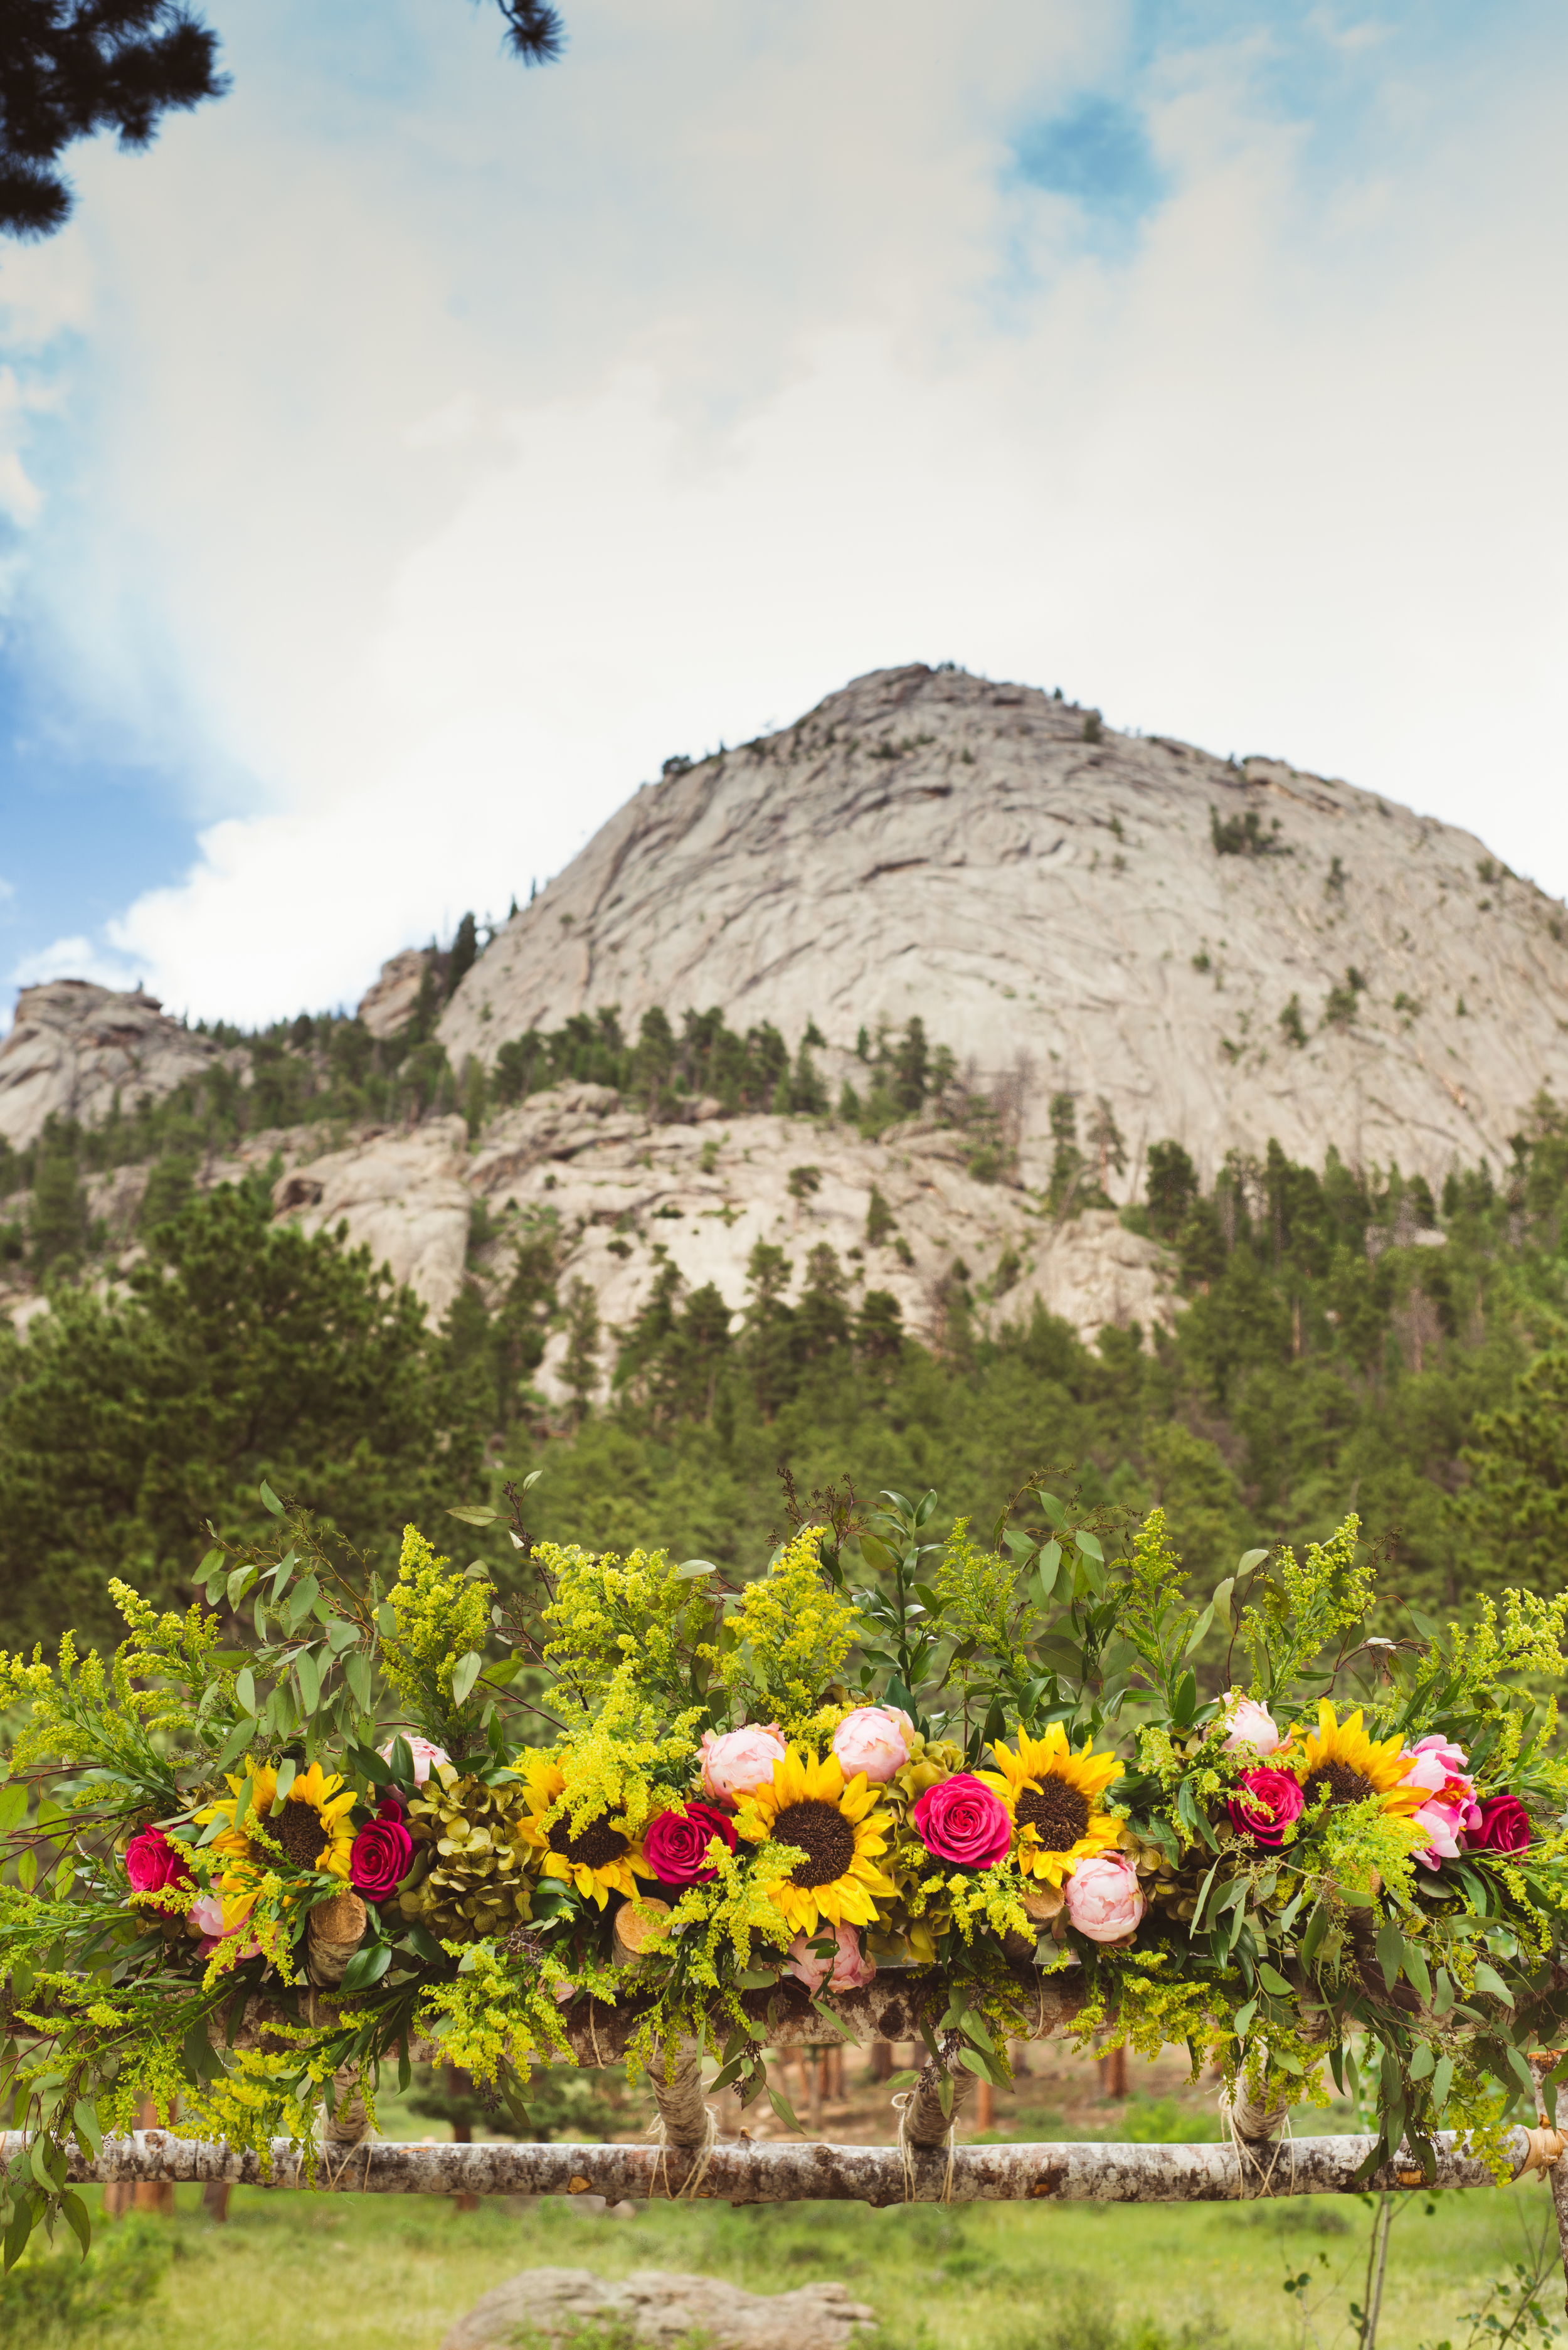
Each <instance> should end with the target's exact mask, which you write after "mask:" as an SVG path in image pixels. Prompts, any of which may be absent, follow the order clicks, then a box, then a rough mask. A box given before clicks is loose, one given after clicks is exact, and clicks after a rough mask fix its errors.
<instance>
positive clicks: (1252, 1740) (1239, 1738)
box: [1222, 1690, 1280, 1754]
mask: <svg viewBox="0 0 1568 2350" xmlns="http://www.w3.org/2000/svg"><path fill="white" fill-rule="evenodd" d="M1222 1711H1223V1713H1224V1719H1225V1728H1226V1733H1227V1735H1226V1739H1225V1752H1226V1753H1227V1754H1237V1753H1240V1752H1241V1748H1242V1747H1243V1746H1250V1747H1251V1750H1252V1752H1253V1753H1254V1754H1272V1753H1273V1752H1274V1751H1275V1749H1276V1748H1277V1746H1278V1745H1279V1742H1280V1729H1279V1724H1278V1722H1277V1721H1275V1720H1274V1717H1273V1715H1272V1713H1271V1712H1270V1711H1269V1709H1268V1707H1267V1706H1266V1705H1260V1704H1259V1703H1258V1700H1257V1699H1256V1698H1254V1697H1243V1696H1242V1695H1241V1690H1231V1694H1230V1695H1229V1697H1228V1698H1227V1699H1226V1700H1225V1703H1224V1707H1223V1709H1222Z"/></svg>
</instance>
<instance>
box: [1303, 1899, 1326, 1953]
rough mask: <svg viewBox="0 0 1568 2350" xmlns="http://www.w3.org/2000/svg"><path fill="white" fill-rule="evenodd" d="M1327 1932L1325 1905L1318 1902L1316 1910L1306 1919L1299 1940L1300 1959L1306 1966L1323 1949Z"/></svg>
mask: <svg viewBox="0 0 1568 2350" xmlns="http://www.w3.org/2000/svg"><path fill="white" fill-rule="evenodd" d="M1327 1931H1328V1909H1327V1907H1326V1905H1325V1904H1324V1902H1322V1901H1320V1902H1319V1903H1318V1905H1317V1908H1315V1909H1314V1911H1313V1913H1312V1916H1311V1917H1310V1918H1308V1919H1307V1922H1306V1931H1305V1932H1304V1933H1303V1936H1302V1939H1301V1953H1302V1958H1303V1961H1304V1962H1305V1964H1306V1965H1307V1966H1309V1967H1310V1966H1311V1964H1312V1962H1313V1960H1314V1959H1315V1958H1316V1956H1317V1954H1318V1952H1319V1950H1321V1949H1322V1948H1323V1938H1324V1935H1325V1934H1326V1933H1327Z"/></svg>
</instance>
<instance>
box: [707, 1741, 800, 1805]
mask: <svg viewBox="0 0 1568 2350" xmlns="http://www.w3.org/2000/svg"><path fill="white" fill-rule="evenodd" d="M788 1752H789V1750H788V1748H787V1747H786V1746H785V1744H784V1740H783V1738H782V1737H781V1736H780V1734H779V1726H778V1724H777V1722H776V1721H775V1722H774V1723H773V1725H772V1726H771V1728H769V1729H766V1730H763V1729H762V1728H761V1727H760V1726H759V1725H758V1724H757V1723H756V1722H751V1723H749V1724H748V1725H747V1727H746V1728H745V1729H744V1730H726V1731H725V1732H724V1734H723V1736H722V1738H716V1737H715V1736H714V1735H713V1732H712V1731H711V1730H705V1731H703V1732H702V1792H703V1794H705V1795H711V1797H712V1799H713V1801H714V1802H715V1803H716V1804H728V1805H729V1807H730V1809H731V1810H732V1811H733V1810H734V1808H735V1805H736V1804H738V1803H739V1802H740V1800H741V1797H742V1795H749V1794H751V1793H752V1790H753V1788H754V1787H771V1786H772V1784H773V1778H774V1763H782V1762H783V1761H784V1758H785V1756H786V1755H787V1753H788Z"/></svg>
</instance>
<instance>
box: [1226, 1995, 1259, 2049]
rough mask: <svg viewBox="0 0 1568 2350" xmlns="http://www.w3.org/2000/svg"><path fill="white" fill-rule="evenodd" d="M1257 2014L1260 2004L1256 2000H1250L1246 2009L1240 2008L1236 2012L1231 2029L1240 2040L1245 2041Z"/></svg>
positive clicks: (1232, 2018)
mask: <svg viewBox="0 0 1568 2350" xmlns="http://www.w3.org/2000/svg"><path fill="white" fill-rule="evenodd" d="M1257 2012H1258V2002H1257V2001H1256V2000H1255V1999H1250V2000H1249V2001H1248V2002H1247V2004H1246V2005H1245V2007H1239V2008H1238V2009H1237V2010H1236V2012H1235V2014H1234V2015H1233V2016H1232V2017H1231V2031H1232V2032H1233V2033H1235V2035H1236V2037H1237V2039H1238V2040H1245V2038H1246V2037H1247V2032H1248V2028H1249V2026H1250V2025H1251V2021H1252V2018H1253V2017H1254V2016H1255V2015H1256V2013H1257Z"/></svg>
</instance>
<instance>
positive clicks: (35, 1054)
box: [0, 979, 219, 1149]
mask: <svg viewBox="0 0 1568 2350" xmlns="http://www.w3.org/2000/svg"><path fill="white" fill-rule="evenodd" d="M218 1052H219V1047H218V1046H217V1045H215V1044H214V1043H213V1040H212V1038H211V1037H208V1036H202V1035H192V1033H191V1031H190V1030H189V1029H187V1028H182V1026H181V1025H180V1023H179V1022H178V1021H177V1020H171V1019H169V1018H168V1017H167V1016H166V1014H165V1013H164V1011H163V1007H162V1005H161V1003H160V1002H159V1000H158V998H157V996H155V995H149V994H147V993H145V992H144V991H143V990H142V989H140V988H130V989H122V990H117V989H114V988H109V987H99V986H98V985H96V984H95V983H94V982H93V981H91V980H88V979H55V980H50V981H49V982H48V983H47V985H46V986H43V987H25V988H23V989H22V991H21V993H20V994H19V995H18V996H17V998H16V1018H15V1020H14V1022H13V1023H12V1027H11V1033H10V1035H8V1036H7V1037H6V1039H5V1043H4V1045H0V1138H4V1139H5V1141H6V1142H8V1143H10V1144H11V1146H12V1147H13V1149H22V1148H23V1147H24V1146H25V1145H26V1144H27V1143H29V1142H31V1141H33V1140H34V1139H35V1138H36V1136H37V1135H39V1134H40V1133H42V1131H43V1128H44V1121H45V1119H46V1118H49V1117H50V1116H51V1115H52V1116H54V1117H57V1118H77V1119H79V1120H80V1122H81V1123H82V1124H83V1125H84V1126H90V1125H95V1124H97V1122H98V1121H99V1119H100V1118H104V1117H106V1116H107V1115H108V1113H109V1106H110V1104H111V1103H112V1101H113V1099H114V1097H115V1095H116V1094H117V1093H119V1094H120V1095H121V1097H122V1098H123V1101H124V1104H125V1107H126V1108H127V1109H128V1110H129V1109H130V1107H131V1105H132V1103H133V1102H134V1101H135V1099H136V1098H137V1097H138V1096H140V1095H143V1094H145V1095H147V1096H148V1097H150V1098H151V1099H152V1100H153V1101H161V1099H162V1098H163V1097H164V1096H165V1095H166V1094H171V1093H172V1092H173V1090H174V1088H175V1087H176V1086H178V1085H180V1084H182V1082H183V1080H184V1079H185V1078H187V1077H191V1076H197V1075H199V1074H200V1073H201V1072H202V1070H204V1069H206V1068H208V1067H210V1066H211V1065H212V1063H213V1060H214V1058H215V1057H217V1055H218Z"/></svg>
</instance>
